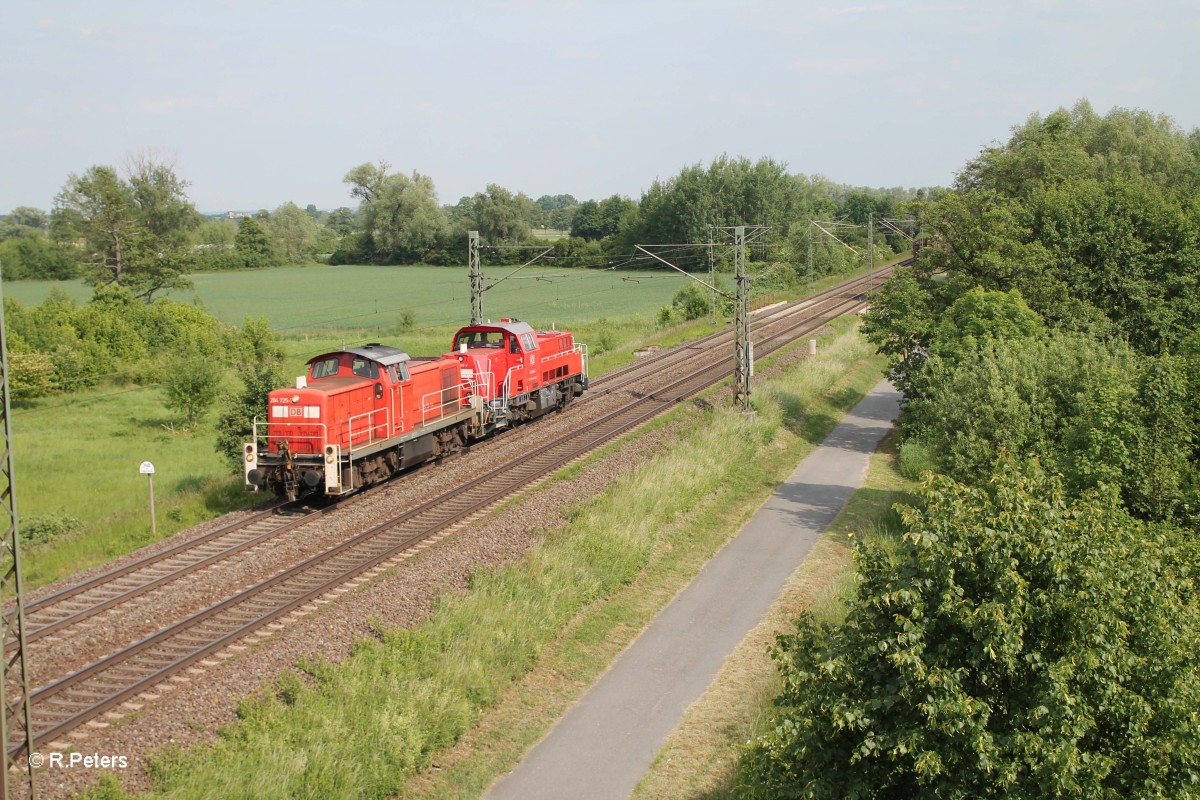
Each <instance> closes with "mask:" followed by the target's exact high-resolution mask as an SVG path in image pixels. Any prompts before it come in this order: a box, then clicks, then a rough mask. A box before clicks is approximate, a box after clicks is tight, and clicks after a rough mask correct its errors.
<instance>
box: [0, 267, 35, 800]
mask: <svg viewBox="0 0 1200 800" xmlns="http://www.w3.org/2000/svg"><path fill="white" fill-rule="evenodd" d="M3 297H4V293H3V291H2V290H0V394H2V395H3V403H2V404H0V415H3V425H0V428H2V429H3V437H4V441H3V443H2V444H3V450H4V458H3V460H2V461H0V515H2V517H3V518H2V519H0V524H4V527H5V533H4V541H3V544H0V598H2V599H3V601H4V612H3V625H4V641H5V650H6V652H5V655H4V676H3V680H2V681H0V706H2V707H3V709H4V713H3V715H0V740H3V742H4V763H3V765H2V766H3V770H0V797H4V798H9V797H13V796H14V795H15V792H14V791H13V790H15V789H16V788H17V787H18V786H19V785H21V784H22V783H26V782H28V787H29V797H30V798H33V797H36V792H35V786H34V777H33V770H32V769H30V767H29V755H30V754H31V753H33V752H34V750H33V710H32V708H31V707H30V702H29V664H28V661H27V658H26V654H27V648H26V646H25V587H24V583H23V579H22V573H21V537H20V535H19V534H18V517H17V494H16V490H15V488H14V485H13V449H12V427H11V424H10V420H11V419H12V405H11V403H10V394H9V360H8V344H7V337H6V335H5V324H4V302H3ZM9 642H14V643H15V645H16V647H15V649H13V650H11V651H9V650H8V648H7V645H8V643H9ZM10 689H11V690H13V691H15V692H16V693H17V694H16V697H14V698H12V699H10V698H9V697H8V692H9V690H10ZM23 776H24V777H23Z"/></svg>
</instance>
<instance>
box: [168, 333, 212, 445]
mask: <svg viewBox="0 0 1200 800" xmlns="http://www.w3.org/2000/svg"><path fill="white" fill-rule="evenodd" d="M206 350H207V348H206V347H205V346H204V343H203V342H202V341H198V340H194V341H191V342H188V344H187V345H186V346H185V347H184V348H183V349H182V350H181V351H180V352H179V353H178V355H177V357H176V359H174V361H173V364H172V367H171V369H170V370H169V371H168V372H167V375H166V385H165V387H164V389H165V391H166V395H167V408H169V409H171V410H173V411H175V412H176V413H177V414H178V415H179V417H180V420H181V421H182V423H183V425H184V426H185V427H187V428H194V427H195V426H196V425H197V424H198V423H199V422H200V420H201V419H202V418H203V417H204V414H205V413H206V412H207V411H208V410H209V409H210V408H211V407H212V405H213V403H215V402H216V400H217V394H218V393H219V392H220V389H221V376H222V373H223V372H224V365H223V364H222V363H220V362H219V361H218V360H217V359H216V357H215V354H212V353H209V352H206Z"/></svg>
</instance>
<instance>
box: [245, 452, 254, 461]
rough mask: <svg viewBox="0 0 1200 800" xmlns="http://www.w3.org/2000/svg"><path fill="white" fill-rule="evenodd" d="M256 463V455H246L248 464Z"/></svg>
mask: <svg viewBox="0 0 1200 800" xmlns="http://www.w3.org/2000/svg"><path fill="white" fill-rule="evenodd" d="M253 461H254V453H246V463H247V464H250V463H252V462H253Z"/></svg>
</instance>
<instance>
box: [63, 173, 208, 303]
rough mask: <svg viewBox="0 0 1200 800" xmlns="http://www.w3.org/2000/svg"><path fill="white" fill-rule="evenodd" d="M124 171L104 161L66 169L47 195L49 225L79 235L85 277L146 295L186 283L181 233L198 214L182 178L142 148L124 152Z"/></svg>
mask: <svg viewBox="0 0 1200 800" xmlns="http://www.w3.org/2000/svg"><path fill="white" fill-rule="evenodd" d="M127 173H128V177H127V178H122V177H121V176H120V175H118V173H117V171H116V170H115V169H113V168H112V167H108V166H93V167H91V168H90V169H88V171H87V172H85V173H84V174H83V175H75V174H71V175H70V176H69V177H68V179H67V183H66V185H65V186H64V187H63V190H62V191H61V192H60V193H59V194H58V196H57V197H56V198H55V201H54V203H55V208H54V210H53V212H52V214H51V231H52V233H53V234H54V235H55V236H56V237H57V238H58V239H60V240H63V241H79V242H81V243H82V245H83V247H84V250H85V252H86V253H87V255H86V258H85V261H86V263H87V265H88V267H89V272H88V280H89V282H91V283H92V284H93V285H97V286H99V285H103V284H106V283H110V282H111V283H116V284H118V285H121V286H127V287H129V288H131V289H132V290H133V291H134V294H135V295H136V296H138V297H140V298H142V299H144V300H146V301H147V302H149V301H150V300H152V299H153V297H154V295H156V294H158V293H159V292H161V291H163V290H165V289H172V288H181V287H185V286H188V285H190V284H189V283H188V282H187V280H186V279H185V278H184V277H183V274H184V273H185V272H186V271H187V270H188V269H189V268H190V266H191V259H190V248H189V246H188V245H189V241H188V240H189V235H190V233H191V231H193V230H194V229H195V228H196V227H198V226H199V224H200V215H199V214H198V213H197V212H196V209H195V207H194V206H193V205H192V204H191V202H190V201H189V200H188V199H187V195H186V189H187V185H188V184H187V182H186V181H183V180H181V179H180V178H178V177H177V176H176V175H175V173H174V171H173V169H172V168H171V167H170V166H169V165H167V164H163V163H159V162H156V161H154V160H153V159H152V158H150V157H148V156H139V157H135V158H134V159H132V160H131V162H130V164H129V165H128V167H127Z"/></svg>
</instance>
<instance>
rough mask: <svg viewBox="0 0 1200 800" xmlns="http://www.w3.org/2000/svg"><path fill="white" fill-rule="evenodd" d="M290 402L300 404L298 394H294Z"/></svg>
mask: <svg viewBox="0 0 1200 800" xmlns="http://www.w3.org/2000/svg"><path fill="white" fill-rule="evenodd" d="M292 402H293V403H299V402H300V395H298V394H294V395H292Z"/></svg>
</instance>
